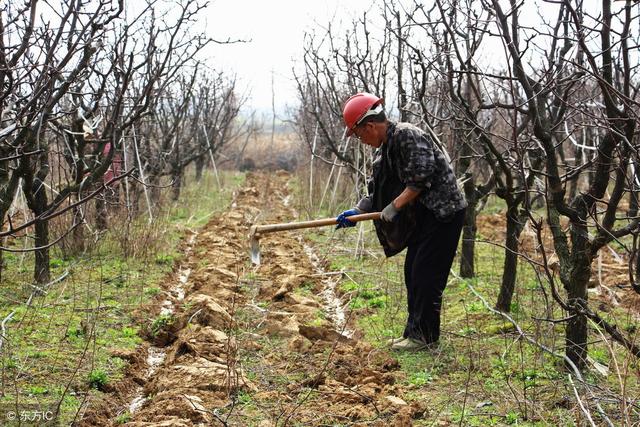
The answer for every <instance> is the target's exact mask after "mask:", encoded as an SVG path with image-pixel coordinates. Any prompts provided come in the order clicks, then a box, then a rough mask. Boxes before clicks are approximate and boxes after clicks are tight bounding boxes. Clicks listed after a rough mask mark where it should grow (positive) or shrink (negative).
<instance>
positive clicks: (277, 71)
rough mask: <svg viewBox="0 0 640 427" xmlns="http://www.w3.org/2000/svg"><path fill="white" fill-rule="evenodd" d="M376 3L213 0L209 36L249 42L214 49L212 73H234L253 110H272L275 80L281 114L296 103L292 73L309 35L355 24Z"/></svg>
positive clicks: (357, 0) (210, 51)
mask: <svg viewBox="0 0 640 427" xmlns="http://www.w3.org/2000/svg"><path fill="white" fill-rule="evenodd" d="M375 3H376V1H372V0H342V1H341V0H312V1H308V0H270V1H265V0H214V1H212V2H211V4H210V5H209V8H208V11H207V15H206V17H204V19H205V20H206V29H207V34H208V35H209V36H210V37H213V38H215V39H217V40H226V39H227V38H231V39H245V40H250V41H249V42H247V43H240V44H234V45H214V46H211V48H210V49H208V50H207V52H206V54H207V56H208V57H209V58H210V59H209V64H210V66H211V67H212V68H214V69H222V70H226V71H227V72H229V73H231V72H235V73H236V74H237V76H238V77H239V79H240V81H241V87H246V88H247V89H248V90H249V91H250V92H251V99H250V102H249V105H248V107H249V108H256V109H259V110H263V111H268V112H270V111H271V75H272V71H273V76H274V77H273V78H274V87H275V102H276V108H277V110H278V111H283V110H284V107H285V106H286V105H293V104H295V102H296V97H295V95H296V93H295V86H294V82H293V80H292V74H291V68H292V66H293V61H295V60H299V59H300V58H301V57H302V43H303V34H304V32H305V30H309V29H313V28H317V27H318V25H322V26H325V25H326V24H327V23H329V22H330V21H333V24H334V25H338V24H339V23H340V21H344V22H346V23H349V22H351V18H352V17H353V16H358V15H361V13H362V11H364V10H366V9H368V8H371V7H374V8H377V6H375V5H374V4H375Z"/></svg>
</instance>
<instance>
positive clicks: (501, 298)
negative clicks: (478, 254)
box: [496, 207, 524, 313]
mask: <svg viewBox="0 0 640 427" xmlns="http://www.w3.org/2000/svg"><path fill="white" fill-rule="evenodd" d="M522 221H524V219H521V218H518V214H517V208H515V207H511V208H509V210H508V211H507V235H506V239H505V250H504V268H503V272H502V284H501V285H500V293H499V294H498V301H497V302H496V309H497V310H500V311H502V312H504V313H508V312H510V311H511V301H512V299H513V292H514V291H515V287H516V277H517V275H518V250H519V241H518V239H519V238H520V233H522V229H523V224H524V223H523V222H522Z"/></svg>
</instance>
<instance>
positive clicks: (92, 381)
mask: <svg viewBox="0 0 640 427" xmlns="http://www.w3.org/2000/svg"><path fill="white" fill-rule="evenodd" d="M88 381H89V387H91V388H95V389H96V390H104V387H105V386H106V385H107V384H108V383H109V375H107V373H106V372H105V371H104V370H102V369H94V370H93V371H91V372H90V373H89V378H88Z"/></svg>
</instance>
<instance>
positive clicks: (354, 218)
mask: <svg viewBox="0 0 640 427" xmlns="http://www.w3.org/2000/svg"><path fill="white" fill-rule="evenodd" d="M347 218H349V221H351V222H358V221H367V220H371V219H380V212H371V213H365V214H358V215H351V216H349V217H347ZM337 223H338V221H337V220H336V218H325V219H314V220H313V221H301V222H284V223H280V224H268V225H257V226H256V228H255V234H261V233H271V232H274V231H284V230H298V229H300V228H313V227H323V226H325V225H335V224H337Z"/></svg>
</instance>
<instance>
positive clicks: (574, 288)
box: [565, 265, 591, 369]
mask: <svg viewBox="0 0 640 427" xmlns="http://www.w3.org/2000/svg"><path fill="white" fill-rule="evenodd" d="M576 267H577V266H576ZM590 276H591V266H590V265H587V266H584V265H582V266H581V267H580V268H576V269H575V270H574V273H573V274H572V275H571V277H572V280H571V283H570V284H569V285H568V286H566V285H565V287H566V290H567V297H568V303H569V305H576V306H582V305H586V303H587V284H588V283H589V277H590ZM565 334H566V335H565V339H566V346H567V349H566V355H567V357H569V359H571V361H572V362H573V363H575V365H576V366H577V367H578V368H580V369H582V368H584V367H585V366H586V361H587V335H588V334H587V318H586V317H585V316H582V315H577V314H576V315H575V316H573V317H571V318H570V319H569V321H568V323H567V327H566V330H565Z"/></svg>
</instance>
